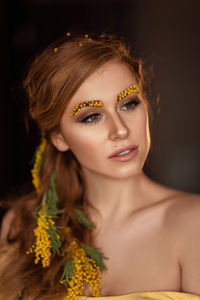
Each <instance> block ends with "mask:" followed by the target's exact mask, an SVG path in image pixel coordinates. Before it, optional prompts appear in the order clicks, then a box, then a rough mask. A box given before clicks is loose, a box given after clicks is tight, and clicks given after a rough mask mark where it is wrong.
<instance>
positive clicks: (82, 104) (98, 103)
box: [70, 100, 103, 117]
mask: <svg viewBox="0 0 200 300" xmlns="http://www.w3.org/2000/svg"><path fill="white" fill-rule="evenodd" d="M86 106H91V107H94V106H98V107H101V106H103V102H102V101H101V100H90V101H81V102H80V103H79V104H77V105H76V106H75V107H74V109H73V111H72V112H71V114H70V116H71V117H73V116H74V115H77V114H78V111H80V110H81V108H83V107H86Z"/></svg>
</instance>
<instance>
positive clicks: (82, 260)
mask: <svg viewBox="0 0 200 300" xmlns="http://www.w3.org/2000/svg"><path fill="white" fill-rule="evenodd" d="M70 249H71V251H72V259H73V263H74V271H73V275H72V277H71V279H70V281H69V286H68V288H67V299H69V300H77V299H78V297H79V296H81V295H82V292H83V289H84V285H85V284H87V283H88V284H89V285H90V288H91V289H92V295H93V296H94V297H99V296H100V288H101V286H100V281H101V272H100V267H99V266H98V265H97V264H96V262H95V260H94V259H92V258H89V257H88V256H87V254H86V251H85V250H84V249H83V248H82V247H80V246H79V245H78V243H77V241H76V240H73V241H72V243H71V245H70ZM60 283H62V284H64V283H65V281H64V280H61V281H60Z"/></svg>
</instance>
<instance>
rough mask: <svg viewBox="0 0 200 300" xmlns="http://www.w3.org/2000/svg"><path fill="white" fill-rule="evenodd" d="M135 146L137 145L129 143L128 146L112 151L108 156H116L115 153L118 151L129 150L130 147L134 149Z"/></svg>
mask: <svg viewBox="0 0 200 300" xmlns="http://www.w3.org/2000/svg"><path fill="white" fill-rule="evenodd" d="M135 148H137V146H135V145H129V146H126V147H123V148H120V149H118V150H116V151H114V152H113V153H112V154H111V155H110V156H109V157H108V158H111V157H114V156H116V155H117V154H119V153H121V152H123V151H126V150H131V149H135Z"/></svg>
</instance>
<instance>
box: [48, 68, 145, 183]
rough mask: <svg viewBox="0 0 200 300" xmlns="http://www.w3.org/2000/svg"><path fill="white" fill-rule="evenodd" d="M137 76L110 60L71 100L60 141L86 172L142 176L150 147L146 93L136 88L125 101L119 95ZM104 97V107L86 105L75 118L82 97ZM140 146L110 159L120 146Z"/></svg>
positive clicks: (57, 138) (57, 140)
mask: <svg viewBox="0 0 200 300" xmlns="http://www.w3.org/2000/svg"><path fill="white" fill-rule="evenodd" d="M134 84H135V85H136V86H137V82H136V80H135V78H134V75H133V74H132V72H131V71H130V70H129V68H128V67H127V66H126V65H125V64H123V63H116V62H108V63H106V64H104V65H103V66H102V67H100V68H99V69H98V70H97V71H96V72H95V73H93V74H92V75H91V76H90V77H89V78H88V79H86V80H85V82H84V83H83V84H82V85H81V86H80V88H79V89H78V91H77V92H76V94H75V95H74V96H73V98H72V99H71V100H70V103H69V104H68V106H67V108H66V110H65V113H64V114H63V116H62V119H61V123H60V133H59V134H57V135H55V136H54V138H53V139H52V140H53V143H54V145H55V146H56V147H57V149H58V150H60V151H66V150H68V149H70V150H71V151H72V152H73V154H74V155H75V156H76V158H77V160H78V161H79V163H80V164H81V166H82V168H83V171H85V172H90V173H91V172H92V173H98V174H102V175H104V176H109V177H113V178H124V177H127V176H132V175H136V174H137V173H139V172H140V171H141V170H142V168H143V165H144V162H145V160H146V157H147V155H148V152H149V148H150V133H149V121H148V113H147V108H146V105H145V102H144V100H143V99H142V96H141V94H140V93H137V92H132V93H130V94H129V95H127V96H126V97H124V98H123V99H121V100H120V101H119V100H118V99H119V93H121V92H122V91H124V90H125V89H127V88H128V87H130V86H132V85H134ZM91 100H98V101H101V102H102V104H103V105H102V106H83V107H82V108H81V109H80V111H78V112H77V115H75V114H74V115H73V116H70V114H71V113H72V112H73V109H74V108H75V107H76V105H77V104H79V103H81V101H91ZM128 145H136V146H138V152H137V154H136V156H135V157H133V158H132V159H130V160H128V161H123V162H122V161H120V162H119V161H114V160H111V159H109V158H108V157H109V156H110V155H111V154H112V153H113V152H114V151H116V150H117V149H119V148H122V147H126V146H128Z"/></svg>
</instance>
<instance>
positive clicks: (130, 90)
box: [70, 84, 140, 117]
mask: <svg viewBox="0 0 200 300" xmlns="http://www.w3.org/2000/svg"><path fill="white" fill-rule="evenodd" d="M131 93H140V90H139V88H138V87H137V86H136V85H135V84H133V85H131V86H129V87H128V88H126V89H125V90H123V91H122V92H121V93H119V94H118V95H117V96H118V99H117V100H118V101H120V100H122V99H123V98H125V97H126V96H128V95H130V94H131ZM86 106H90V107H91V106H92V107H94V106H98V107H102V106H103V102H102V100H88V101H81V102H80V103H78V104H77V105H76V106H75V107H74V108H73V111H72V112H71V114H70V116H71V117H73V116H74V115H77V114H78V112H79V111H80V110H81V109H82V108H83V107H86Z"/></svg>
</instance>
